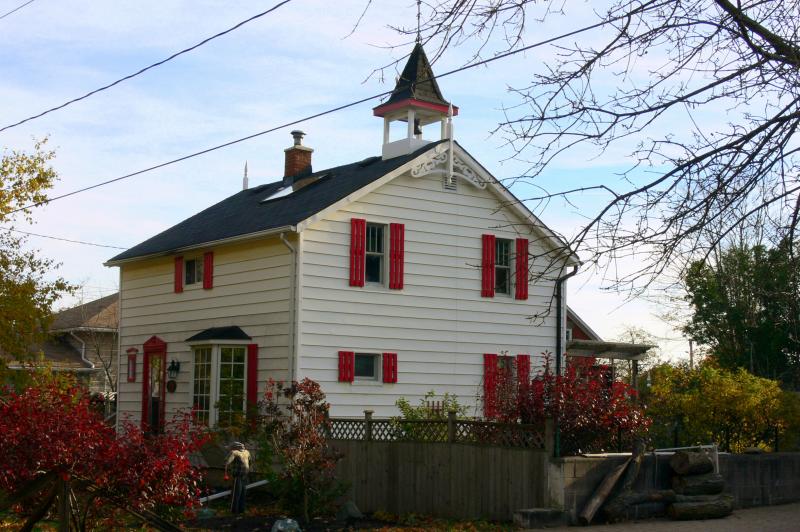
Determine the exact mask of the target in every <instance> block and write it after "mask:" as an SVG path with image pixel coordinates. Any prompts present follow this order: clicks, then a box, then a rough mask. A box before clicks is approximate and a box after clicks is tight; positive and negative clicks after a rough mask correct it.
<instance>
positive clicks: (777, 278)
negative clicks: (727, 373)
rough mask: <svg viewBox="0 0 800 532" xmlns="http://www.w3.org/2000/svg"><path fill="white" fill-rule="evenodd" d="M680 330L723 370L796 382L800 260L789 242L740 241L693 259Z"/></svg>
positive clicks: (799, 359)
mask: <svg viewBox="0 0 800 532" xmlns="http://www.w3.org/2000/svg"><path fill="white" fill-rule="evenodd" d="M685 288H686V294H687V295H686V301H688V303H689V305H690V306H691V315H690V318H689V322H688V324H686V326H685V327H684V331H685V333H686V334H688V335H689V336H690V337H691V338H692V339H694V340H695V341H697V342H699V343H701V344H705V345H707V346H708V347H709V353H710V356H711V357H712V358H713V359H714V360H715V361H716V362H717V363H718V364H719V365H720V366H721V367H724V368H728V369H735V368H744V369H746V370H748V371H750V372H751V373H753V374H755V375H758V376H761V377H767V378H770V379H779V380H781V381H782V382H783V383H785V384H787V385H789V386H792V387H795V388H796V387H798V386H800V258H798V257H796V256H795V255H794V254H793V253H792V246H791V245H790V244H789V243H788V242H786V241H783V242H780V243H779V244H778V245H777V246H769V245H766V244H755V245H751V244H749V243H747V242H739V243H737V244H734V245H730V246H729V247H726V248H723V249H721V250H720V251H719V252H718V253H714V254H712V255H711V256H710V257H709V258H708V259H707V260H698V261H696V262H694V263H692V264H691V265H690V267H689V270H688V272H687V275H686V277H685Z"/></svg>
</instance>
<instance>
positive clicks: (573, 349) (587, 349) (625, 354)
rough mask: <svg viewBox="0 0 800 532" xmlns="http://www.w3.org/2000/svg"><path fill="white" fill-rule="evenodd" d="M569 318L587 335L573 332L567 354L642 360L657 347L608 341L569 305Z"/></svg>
mask: <svg viewBox="0 0 800 532" xmlns="http://www.w3.org/2000/svg"><path fill="white" fill-rule="evenodd" d="M567 320H568V321H571V322H572V323H574V324H575V325H577V326H578V327H580V329H581V331H583V333H584V334H585V336H586V337H587V338H576V337H575V334H574V333H573V336H572V340H570V341H569V342H567V356H577V357H599V358H613V359H616V360H642V359H643V358H644V357H645V355H646V354H647V351H649V350H650V349H652V348H654V347H656V346H654V345H649V344H634V343H631V342H606V341H605V340H603V339H602V338H600V335H599V334H597V333H596V332H594V330H593V329H592V328H591V327H589V324H588V323H586V322H585V321H583V319H581V317H580V316H578V314H577V313H576V312H575V311H574V310H572V309H571V308H569V307H567Z"/></svg>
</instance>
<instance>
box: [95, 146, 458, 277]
mask: <svg viewBox="0 0 800 532" xmlns="http://www.w3.org/2000/svg"><path fill="white" fill-rule="evenodd" d="M440 142H444V141H439V142H434V143H431V144H428V145H427V146H425V147H423V148H420V149H419V150H417V151H415V152H413V153H411V154H408V155H402V156H400V157H395V158H393V159H388V160H382V159H381V158H380V157H370V158H369V159H364V160H363V161H359V162H355V163H351V164H346V165H343V166H337V167H336V168H330V169H327V170H322V171H319V172H314V173H313V174H311V175H312V176H319V179H318V180H317V181H315V182H313V183H311V184H309V185H307V186H305V187H303V188H301V189H300V190H298V191H297V192H294V193H292V194H289V195H288V196H284V197H282V198H276V199H273V200H269V201H266V202H265V201H263V200H264V199H265V198H267V197H269V196H270V195H271V194H274V193H275V192H277V191H278V190H280V188H281V187H282V186H283V182H282V181H278V182H275V183H269V184H266V185H261V186H258V187H254V188H251V189H248V190H243V191H241V192H239V193H237V194H234V195H233V196H231V197H229V198H227V199H224V200H222V201H220V202H219V203H217V204H216V205H212V206H211V207H209V208H207V209H205V210H203V211H201V212H199V213H197V214H195V215H194V216H192V217H190V218H187V219H186V220H184V221H182V222H181V223H179V224H177V225H175V226H173V227H170V228H169V229H167V230H166V231H164V232H162V233H159V234H157V235H156V236H154V237H152V238H150V239H148V240H145V241H144V242H142V243H141V244H137V245H136V246H133V247H132V248H130V249H128V250H127V251H123V252H122V253H120V254H119V255H117V256H115V257H113V258H112V259H110V260H109V262H112V263H113V262H115V261H119V260H125V259H131V258H135V257H142V256H145V255H154V254H159V253H168V252H170V251H174V250H177V249H181V248H185V247H189V246H194V245H199V244H204V243H206V242H215V241H218V240H224V239H227V238H232V237H235V236H239V235H246V234H250V233H256V232H259V231H266V230H269V229H275V228H278V227H285V226H288V225H295V224H297V223H299V222H302V221H303V220H305V219H306V218H309V217H310V216H313V215H314V214H316V213H318V212H319V211H321V210H323V209H325V208H326V207H329V206H330V205H333V204H334V203H336V202H337V201H339V200H340V199H342V198H344V197H346V196H348V195H349V194H352V193H353V192H355V191H357V190H359V189H360V188H362V187H364V186H366V185H368V184H370V183H372V182H373V181H376V180H378V179H380V178H381V177H383V176H384V175H386V174H387V173H389V172H391V171H392V170H395V169H397V168H399V167H400V166H402V165H404V164H405V163H407V162H408V161H410V160H412V159H414V158H415V157H417V156H419V155H420V154H422V153H424V152H425V151H427V150H429V149H431V148H433V147H434V146H436V145H437V144H439V143H440Z"/></svg>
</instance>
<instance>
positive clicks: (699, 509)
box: [667, 494, 733, 520]
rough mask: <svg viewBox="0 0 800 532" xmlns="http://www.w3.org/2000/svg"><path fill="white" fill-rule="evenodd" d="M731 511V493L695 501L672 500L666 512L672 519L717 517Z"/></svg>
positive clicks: (728, 513)
mask: <svg viewBox="0 0 800 532" xmlns="http://www.w3.org/2000/svg"><path fill="white" fill-rule="evenodd" d="M732 511H733V495H727V494H726V495H719V496H716V497H709V498H708V499H707V500H703V501H696V502H674V503H672V504H671V505H670V506H669V509H668V510H667V513H669V516H670V517H671V518H673V519H679V520H691V519H718V518H720V517H725V516H727V515H730V514H731V512H732Z"/></svg>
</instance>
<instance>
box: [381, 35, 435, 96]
mask: <svg viewBox="0 0 800 532" xmlns="http://www.w3.org/2000/svg"><path fill="white" fill-rule="evenodd" d="M409 98H413V99H415V100H420V101H423V102H428V103H435V104H439V105H444V106H445V107H446V106H448V105H450V102H448V101H447V100H445V99H444V96H442V91H441V90H440V89H439V84H438V83H437V82H436V77H435V76H434V75H433V69H432V68H431V64H430V62H428V56H426V55H425V50H423V49H422V44H420V43H417V44H416V46H414V49H413V50H412V51H411V55H409V56H408V62H407V63H406V66H405V68H404V69H403V73H402V74H400V77H399V78H398V80H397V85H395V88H394V90H393V91H392V95H391V96H389V99H388V100H387V101H386V102H384V103H383V104H381V107H383V106H385V105H388V104H392V103H395V102H401V101H403V100H408V99H409Z"/></svg>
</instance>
